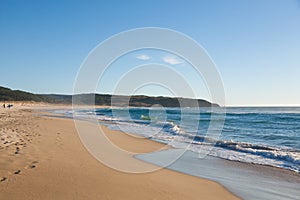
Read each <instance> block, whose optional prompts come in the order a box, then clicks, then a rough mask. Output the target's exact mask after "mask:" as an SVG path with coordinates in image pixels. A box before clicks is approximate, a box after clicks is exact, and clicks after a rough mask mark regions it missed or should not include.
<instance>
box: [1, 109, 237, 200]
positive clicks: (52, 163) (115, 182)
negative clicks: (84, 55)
mask: <svg viewBox="0 0 300 200" xmlns="http://www.w3.org/2000/svg"><path fill="white" fill-rule="evenodd" d="M41 107H42V108H41ZM49 108H51V107H49V106H48V105H47V106H37V107H34V106H33V107H32V105H29V106H24V105H23V106H21V105H20V106H16V107H14V108H11V109H7V110H5V111H4V112H3V110H4V109H1V116H2V118H1V125H2V126H1V130H0V131H1V134H2V133H5V134H6V136H8V135H10V134H13V133H15V134H16V135H18V136H17V137H16V138H17V139H20V138H21V139H22V140H24V138H25V139H27V140H28V141H27V140H26V144H25V145H24V144H23V146H22V147H19V151H18V153H17V154H14V153H13V152H10V150H12V151H15V149H14V148H15V147H18V145H19V144H20V142H19V143H18V145H16V141H17V139H16V141H12V142H11V144H12V145H10V146H9V147H8V148H4V149H1V154H0V156H1V166H2V168H1V169H4V166H5V170H1V171H0V172H1V177H0V178H1V179H3V177H5V178H6V179H5V180H3V181H1V182H0V197H1V198H6V199H7V198H9V199H19V198H22V199H39V198H43V199H53V198H55V199H141V198H143V199H153V198H157V199H199V198H205V199H221V198H222V199H238V197H236V196H235V195H233V194H232V193H231V192H229V191H227V190H226V189H225V188H224V187H223V186H222V185H220V184H219V183H216V182H213V181H210V180H206V179H201V178H196V177H194V176H189V175H185V174H182V173H179V172H175V171H171V170H168V169H161V170H158V171H156V172H152V173H146V174H128V173H122V172H118V171H116V170H113V169H110V168H108V167H106V166H104V165H103V164H102V163H100V162H99V161H97V160H96V159H95V158H93V157H92V156H91V155H90V154H89V153H88V151H87V150H86V149H85V148H84V147H83V145H82V143H81V141H80V140H79V137H78V134H77V133H76V130H75V127H74V123H73V121H72V120H70V119H60V118H50V117H42V116H36V114H38V111H39V110H40V109H49ZM52 108H53V107H52ZM63 108H66V106H59V109H63ZM86 123H88V122H86ZM12 130H13V131H12ZM107 131H108V134H110V135H112V136H113V139H112V140H114V142H115V143H116V144H117V143H119V144H120V145H121V144H122V145H123V146H122V148H126V147H127V148H128V150H132V151H134V152H142V153H146V152H151V151H153V149H157V148H160V147H161V146H162V144H159V143H158V142H154V141H152V140H149V139H144V140H143V141H141V140H139V139H137V138H135V139H132V138H133V137H130V136H128V135H127V134H124V133H122V132H120V131H113V130H108V129H107ZM8 132H9V133H10V134H8ZM2 135H3V134H2ZM26 135H28V136H26ZM29 136H30V137H29ZM23 143H25V142H23ZM139 150H140V151H139ZM74 156H76V159H74ZM132 159H133V160H136V161H138V162H142V161H139V160H137V159H135V158H132ZM12 160H16V161H15V162H11V161H12ZM143 163H144V164H146V162H143ZM5 173H7V175H5Z"/></svg>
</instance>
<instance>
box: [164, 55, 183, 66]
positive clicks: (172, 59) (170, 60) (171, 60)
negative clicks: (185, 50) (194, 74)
mask: <svg viewBox="0 0 300 200" xmlns="http://www.w3.org/2000/svg"><path fill="white" fill-rule="evenodd" d="M163 60H164V62H165V63H168V64H171V65H178V64H181V63H183V60H181V59H179V58H176V57H171V56H166V57H164V58H163Z"/></svg>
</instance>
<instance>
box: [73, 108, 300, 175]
mask: <svg viewBox="0 0 300 200" xmlns="http://www.w3.org/2000/svg"><path fill="white" fill-rule="evenodd" d="M76 115H77V116H81V117H97V118H98V119H99V120H100V123H102V124H105V125H107V126H109V128H111V129H115V130H122V131H125V132H129V133H134V134H138V135H140V136H143V137H147V138H149V139H153V140H156V141H160V142H164V143H166V144H168V145H171V146H174V147H176V148H180V147H184V148H187V149H188V150H190V151H193V152H196V153H197V152H199V150H200V148H201V146H203V145H207V143H210V144H212V145H214V147H213V148H211V149H210V152H209V155H210V156H214V157H219V158H223V159H227V160H234V161H240V162H245V163H254V164H261V165H270V166H274V167H279V168H284V169H288V170H292V171H294V172H297V173H300V108H298V107H274V108H261V107H260V108H227V109H226V114H224V109H223V108H219V109H218V108H214V109H213V111H212V110H211V109H210V108H200V109H195V108H163V109H162V108H113V109H111V108H101V109H96V110H78V111H77V112H76ZM210 124H213V125H216V127H214V126H212V127H210V130H209V126H210ZM208 131H210V132H208ZM212 131H215V133H217V134H214V133H213V134H211V132H212Z"/></svg>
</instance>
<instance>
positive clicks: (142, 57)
mask: <svg viewBox="0 0 300 200" xmlns="http://www.w3.org/2000/svg"><path fill="white" fill-rule="evenodd" d="M136 58H137V59H139V60H149V59H150V56H148V55H146V54H140V55H138V56H137V57H136Z"/></svg>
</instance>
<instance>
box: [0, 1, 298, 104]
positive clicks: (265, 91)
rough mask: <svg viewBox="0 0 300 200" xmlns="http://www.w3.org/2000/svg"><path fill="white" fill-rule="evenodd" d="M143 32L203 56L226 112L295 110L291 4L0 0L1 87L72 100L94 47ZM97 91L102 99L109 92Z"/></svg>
mask: <svg viewBox="0 0 300 200" xmlns="http://www.w3.org/2000/svg"><path fill="white" fill-rule="evenodd" d="M149 26H150V27H163V28H170V29H174V30H177V31H179V32H182V33H184V34H186V35H188V36H190V37H191V38H193V39H194V40H196V41H197V42H198V43H199V44H200V45H202V46H203V47H204V48H205V49H206V50H207V52H208V54H209V55H210V56H211V58H212V59H213V60H214V62H215V63H216V65H217V67H218V70H219V72H220V74H221V76H222V79H223V84H224V88H225V93H226V104H227V105H300V92H299V86H300V78H299V75H300V56H299V55H300V37H299V35H300V2H299V1H297V0H228V1H221V0H220V1H215V0H210V1H201V0H199V1H198V0H189V1H183V0H182V1H176V0H163V1H158V0H153V1H148V0H145V1H76V0H75V1H74V0H68V1H67V0H62V1H55V0H53V1H46V0H41V1H40V0H34V1H33V0H26V1H21V0H1V1H0V66H1V73H0V85H3V86H7V87H11V88H13V89H22V90H26V91H31V92H35V93H69V94H71V93H72V90H73V83H74V79H75V77H76V74H77V71H78V70H79V67H80V65H81V63H82V62H83V60H84V59H85V57H86V56H87V55H88V53H89V52H90V51H91V50H92V49H93V48H94V47H95V46H96V45H98V44H99V43H100V42H102V41H103V40H105V39H107V38H108V37H110V36H112V35H114V34H117V33H119V32H121V31H125V30H128V29H133V28H139V27H149ZM140 54H142V53H140ZM134 62H135V61H134ZM162 63H163V60H162ZM124 64H129V65H130V62H126V63H124ZM118 70H119V69H118V67H115V71H112V74H113V72H116V73H117V72H118ZM187 78H188V79H189V78H190V79H193V77H187ZM200 82H201V81H200ZM194 87H195V88H196V87H197V86H194ZM199 88H200V89H199V91H200V92H199V97H205V98H206V93H207V91H203V94H201V88H202V86H201V87H199ZM100 92H109V85H108V86H107V87H105V86H104V88H103V91H100ZM144 92H145V93H151V91H150V90H145V91H144ZM164 94H165V93H164V92H163V91H160V92H158V94H157V95H164ZM151 95H155V94H151Z"/></svg>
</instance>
